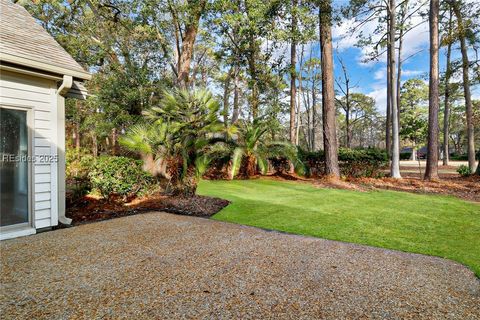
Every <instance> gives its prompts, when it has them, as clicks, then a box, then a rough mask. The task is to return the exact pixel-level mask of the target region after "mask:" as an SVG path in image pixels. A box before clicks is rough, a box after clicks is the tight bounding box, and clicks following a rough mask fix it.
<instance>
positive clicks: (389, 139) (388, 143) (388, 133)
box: [385, 19, 392, 160]
mask: <svg viewBox="0 0 480 320" xmlns="http://www.w3.org/2000/svg"><path fill="white" fill-rule="evenodd" d="M387 21H388V19H387ZM387 29H390V23H389V22H387ZM389 38H390V36H389V35H387V39H389ZM390 56H391V53H390V47H388V48H387V111H386V115H385V116H386V120H385V149H387V154H388V157H389V159H390V160H391V157H392V128H391V124H392V101H391V99H392V93H391V92H390V88H391V86H390V77H391V73H392V69H391V68H390Z"/></svg>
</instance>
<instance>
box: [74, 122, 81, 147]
mask: <svg viewBox="0 0 480 320" xmlns="http://www.w3.org/2000/svg"><path fill="white" fill-rule="evenodd" d="M74 128H75V149H76V150H77V155H78V156H80V147H81V144H80V121H77V122H75V127H74Z"/></svg>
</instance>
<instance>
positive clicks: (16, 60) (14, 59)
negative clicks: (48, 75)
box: [0, 53, 92, 80]
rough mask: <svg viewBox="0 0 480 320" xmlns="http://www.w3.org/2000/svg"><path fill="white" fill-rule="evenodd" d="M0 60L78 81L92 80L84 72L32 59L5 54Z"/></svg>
mask: <svg viewBox="0 0 480 320" xmlns="http://www.w3.org/2000/svg"><path fill="white" fill-rule="evenodd" d="M0 60H1V61H5V62H8V63H13V64H17V65H22V66H26V67H29V68H34V69H38V70H43V71H48V72H52V73H56V74H61V75H68V76H72V77H74V78H76V79H80V80H90V79H91V78H92V75H91V74H90V73H88V72H86V71H78V70H71V69H67V68H63V67H59V66H55V65H51V64H48V63H44V62H40V61H36V60H32V59H27V58H23V57H18V56H15V55H11V54H7V53H2V54H1V58H0Z"/></svg>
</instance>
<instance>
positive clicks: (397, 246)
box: [199, 178, 480, 276]
mask: <svg viewBox="0 0 480 320" xmlns="http://www.w3.org/2000/svg"><path fill="white" fill-rule="evenodd" d="M338 187H352V188H354V189H352V190H345V188H343V190H342V189H339V188H338ZM355 188H361V187H359V185H355V184H352V183H348V182H339V186H337V187H336V188H332V187H330V188H324V187H322V188H319V187H318V186H314V185H312V184H311V182H309V181H305V182H298V181H296V182H290V181H289V182H287V181H278V178H276V179H252V180H243V181H241V180H235V181H202V182H201V183H200V186H199V194H201V195H206V196H212V197H222V198H225V199H227V200H229V201H230V202H231V203H230V205H228V206H227V207H226V208H224V209H223V210H222V211H220V212H219V213H217V214H216V215H214V216H213V217H212V218H213V219H215V220H221V221H228V222H233V223H238V224H244V225H249V226H256V227H260V228H265V229H270V230H279V231H284V232H288V233H294V234H301V235H309V236H315V237H319V238H325V239H331V240H338V241H345V242H352V243H359V244H366V245H370V246H375V247H382V248H388V249H394V250H400V251H406V252H413V253H422V254H426V255H433V256H439V257H442V258H448V259H452V260H456V261H458V262H460V263H463V264H465V265H467V266H469V267H470V268H472V270H473V271H474V272H475V273H476V274H477V276H480V250H478V248H480V237H479V236H478V235H479V234H480V204H479V203H474V202H468V201H464V200H461V199H458V198H455V197H452V196H442V195H425V194H413V193H408V192H397V191H389V190H378V189H377V190H367V189H366V188H364V189H361V190H358V189H355Z"/></svg>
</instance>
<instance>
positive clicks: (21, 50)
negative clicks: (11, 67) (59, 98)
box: [0, 0, 89, 79]
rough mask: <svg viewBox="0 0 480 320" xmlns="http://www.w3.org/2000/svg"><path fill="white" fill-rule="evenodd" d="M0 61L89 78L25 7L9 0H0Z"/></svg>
mask: <svg viewBox="0 0 480 320" xmlns="http://www.w3.org/2000/svg"><path fill="white" fill-rule="evenodd" d="M0 60H1V61H6V62H10V63H15V64H20V65H23V66H27V67H32V68H36V69H41V70H45V71H50V72H55V71H57V72H60V73H63V74H67V75H72V76H74V77H77V78H81V79H88V78H89V74H88V73H87V72H86V71H85V70H83V68H82V67H81V66H80V65H79V64H78V63H77V62H76V61H75V60H74V59H73V58H72V57H71V56H70V54H68V52H66V51H65V49H63V48H62V46H61V45H59V44H58V43H57V42H56V41H55V39H54V38H53V37H52V36H51V35H50V34H49V33H48V32H47V31H45V29H43V28H42V27H41V26H40V25H39V24H38V23H37V22H36V21H35V19H34V18H33V17H32V16H31V15H30V14H29V13H28V12H27V10H25V8H23V7H22V6H20V5H17V4H13V3H12V2H10V1H9V0H0Z"/></svg>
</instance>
